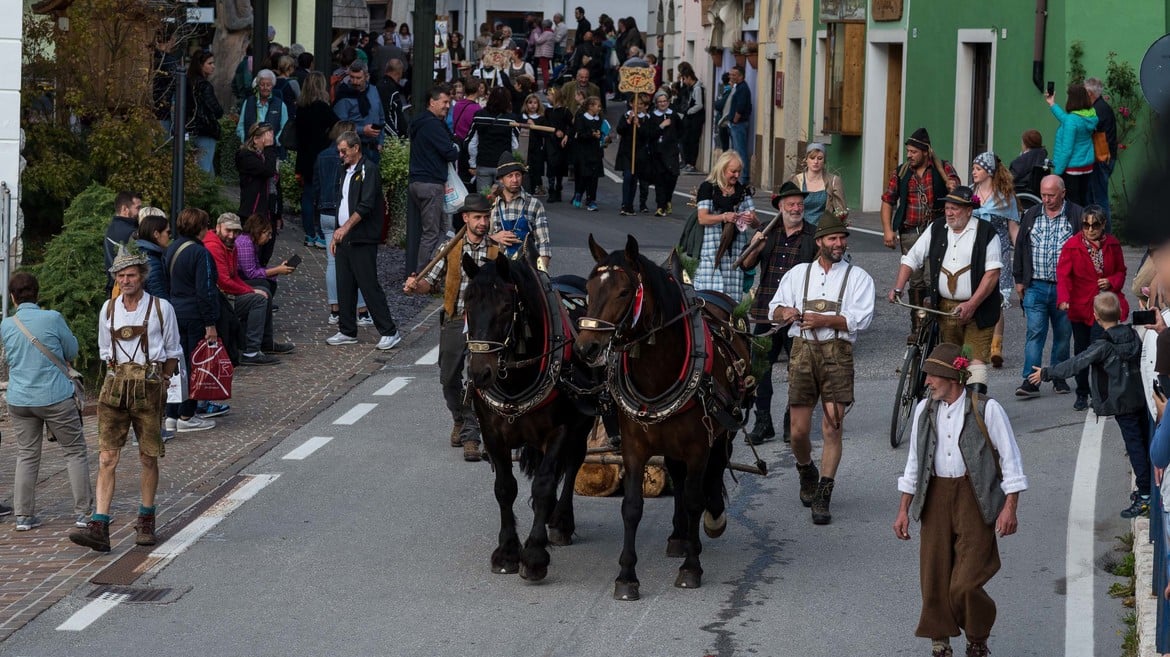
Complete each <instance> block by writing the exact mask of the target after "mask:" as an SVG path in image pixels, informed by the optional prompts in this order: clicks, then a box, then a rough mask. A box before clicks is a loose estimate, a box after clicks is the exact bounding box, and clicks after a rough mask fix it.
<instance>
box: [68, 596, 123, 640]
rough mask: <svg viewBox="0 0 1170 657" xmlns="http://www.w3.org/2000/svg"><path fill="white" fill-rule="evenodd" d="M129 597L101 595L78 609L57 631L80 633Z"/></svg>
mask: <svg viewBox="0 0 1170 657" xmlns="http://www.w3.org/2000/svg"><path fill="white" fill-rule="evenodd" d="M129 597H130V596H129V595H127V594H125V593H103V594H101V597H99V598H97V599H96V600H92V601H90V603H89V604H87V605H85V606H84V607H82V608H81V609H78V610H77V612H76V613H74V614H73V615H72V616H70V617H69V619H68V620H66V621H65V622H64V623H61V624H60V625H58V626H57V629H58V630H60V631H62V632H80V631H82V630H84V629H85V628H87V627H89V626H90V625H91V624H93V622H94V621H96V620H97V619H99V618H101V617H102V616H104V615H105V614H106V612H107V611H109V610H111V609H113V608H114V607H117V606H118V604H119V603H121V602H122V601H123V600H125V599H126V598H129Z"/></svg>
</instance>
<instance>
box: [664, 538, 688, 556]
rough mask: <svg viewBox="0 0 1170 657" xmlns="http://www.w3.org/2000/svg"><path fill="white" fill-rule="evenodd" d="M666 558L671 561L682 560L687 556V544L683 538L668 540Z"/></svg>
mask: <svg viewBox="0 0 1170 657" xmlns="http://www.w3.org/2000/svg"><path fill="white" fill-rule="evenodd" d="M666 556H667V557H670V558H671V559H682V558H683V557H685V556H687V542H686V540H685V539H681V538H668V539H666Z"/></svg>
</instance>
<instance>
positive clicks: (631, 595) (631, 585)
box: [613, 582, 641, 602]
mask: <svg viewBox="0 0 1170 657" xmlns="http://www.w3.org/2000/svg"><path fill="white" fill-rule="evenodd" d="M640 597H641V596H640V595H639V594H638V583H637V582H614V585H613V599H614V600H625V601H627V602H628V601H631V600H637V599H638V598H640Z"/></svg>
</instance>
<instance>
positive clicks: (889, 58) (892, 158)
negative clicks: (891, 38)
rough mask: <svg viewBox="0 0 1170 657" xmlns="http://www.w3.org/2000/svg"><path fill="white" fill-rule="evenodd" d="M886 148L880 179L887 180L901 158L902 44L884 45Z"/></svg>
mask: <svg viewBox="0 0 1170 657" xmlns="http://www.w3.org/2000/svg"><path fill="white" fill-rule="evenodd" d="M885 144H886V148H885V153H884V154H883V157H882V173H883V176H882V180H883V181H885V180H889V179H890V176H891V175H893V173H894V169H896V168H897V167H898V162H900V161H901V158H902V44H900V43H891V44H889V45H888V46H887V47H886V141H885Z"/></svg>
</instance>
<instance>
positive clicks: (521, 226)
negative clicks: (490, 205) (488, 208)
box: [488, 189, 552, 258]
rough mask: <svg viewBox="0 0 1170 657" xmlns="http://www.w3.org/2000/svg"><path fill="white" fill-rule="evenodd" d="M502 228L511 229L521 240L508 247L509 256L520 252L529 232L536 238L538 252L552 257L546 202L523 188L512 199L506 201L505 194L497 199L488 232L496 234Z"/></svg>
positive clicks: (511, 256)
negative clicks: (545, 209) (545, 208)
mask: <svg viewBox="0 0 1170 657" xmlns="http://www.w3.org/2000/svg"><path fill="white" fill-rule="evenodd" d="M521 219H523V221H521ZM501 230H510V231H512V232H514V233H516V236H517V237H519V238H520V240H521V241H520V243H519V244H513V245H512V246H510V247H508V248H507V250H506V253H507V254H508V257H509V258H513V257H515V256H516V254H517V253H519V252H520V247H521V246H523V244H524V236H525V235H527V234H529V233H531V234H532V237H533V239H535V240H536V253H537V254H538V255H541V256H547V257H552V246H551V244H550V241H549V237H548V214H546V213H545V211H544V204H542V203H541V202H540V200H539V199H537V198H536V197H535V196H531V195H529V194H528V192H526V191H524V190H523V189H521V190H520V194H519V195H518V196H517V197H516V198H514V199H512V200H511V201H505V200H504V197H503V196H501V197H500V198H499V199H498V200H497V201H496V207H495V209H493V210H492V226H491V229H490V230H489V231H488V232H489V233H492V234H495V233H498V232H499V231H501Z"/></svg>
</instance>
